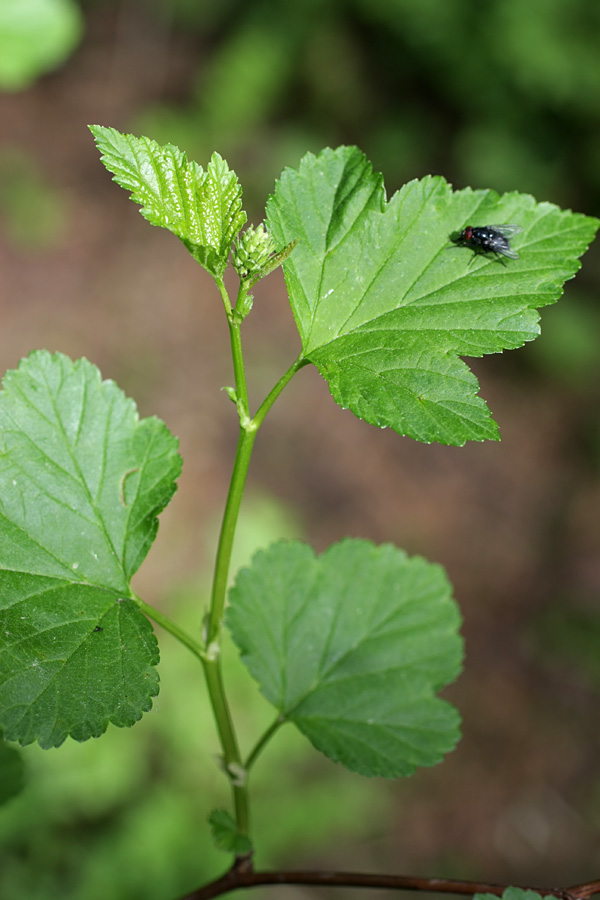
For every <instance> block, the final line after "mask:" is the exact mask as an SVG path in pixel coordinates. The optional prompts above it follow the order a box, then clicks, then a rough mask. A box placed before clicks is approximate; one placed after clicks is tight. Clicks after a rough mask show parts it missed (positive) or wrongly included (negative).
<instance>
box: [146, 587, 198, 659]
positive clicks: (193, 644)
mask: <svg viewBox="0 0 600 900" xmlns="http://www.w3.org/2000/svg"><path fill="white" fill-rule="evenodd" d="M131 599H132V600H133V601H134V603H136V604H137V605H138V606H139V608H140V609H141V610H142V612H143V613H145V615H147V616H148V618H149V619H152V621H153V622H156V623H157V625H160V626H161V628H164V629H165V631H168V632H169V634H172V635H173V637H175V638H177V640H178V641H180V642H181V643H182V644H184V645H185V646H186V647H187V648H188V649H189V650H191V651H192V653H193V654H194V656H197V657H198V659H200V660H201V661H202V662H204V659H205V657H206V653H205V651H204V647H203V646H202V644H201V643H200V642H199V641H197V640H196V639H195V638H193V637H192V635H191V634H189V633H188V632H187V631H186V630H185V629H184V628H180V626H179V625H177V623H176V622H173V621H172V619H169V617H168V616H165V614H164V613H161V612H160V610H158V609H154V607H153V606H150V604H149V603H145V602H144V601H143V600H142V599H141V598H140V597H138V595H137V594H136V593H133V595H132V598H131Z"/></svg>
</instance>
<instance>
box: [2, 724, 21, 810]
mask: <svg viewBox="0 0 600 900" xmlns="http://www.w3.org/2000/svg"><path fill="white" fill-rule="evenodd" d="M24 786H25V766H24V763H23V757H22V755H21V754H20V753H19V751H18V750H17V748H16V747H11V746H10V745H9V744H7V743H6V741H3V740H2V734H0V806H1V805H2V804H3V803H6V802H7V800H11V799H12V798H13V797H16V795H17V794H19V793H20V792H21V791H22V790H23V787H24Z"/></svg>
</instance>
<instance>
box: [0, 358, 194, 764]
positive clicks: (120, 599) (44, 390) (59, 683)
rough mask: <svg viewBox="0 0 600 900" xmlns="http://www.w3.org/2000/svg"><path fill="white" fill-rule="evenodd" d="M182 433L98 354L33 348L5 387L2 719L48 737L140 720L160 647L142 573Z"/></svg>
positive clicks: (0, 485) (58, 739) (0, 543)
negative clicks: (142, 597)
mask: <svg viewBox="0 0 600 900" xmlns="http://www.w3.org/2000/svg"><path fill="white" fill-rule="evenodd" d="M180 468H181V460H180V457H179V455H178V453H177V441H176V439H175V438H173V437H172V436H171V435H170V434H169V432H168V431H167V429H166V427H165V426H164V424H163V423H162V422H160V421H159V420H158V419H155V418H149V419H143V420H141V421H140V420H139V417H138V414H137V410H136V408H135V404H134V403H133V401H132V400H129V399H127V398H126V397H125V395H124V394H123V393H122V391H121V390H120V389H119V388H118V387H117V386H116V385H115V384H114V382H111V381H102V380H101V376H100V372H99V371H98V369H97V368H96V367H95V366H93V365H92V364H91V363H89V362H88V361H87V360H86V359H80V360H78V361H77V362H72V361H71V360H70V359H68V357H66V356H63V355H62V354H50V353H47V352H45V351H37V352H35V353H32V354H31V356H29V357H28V358H27V359H25V360H22V361H21V363H20V365H19V367H18V369H16V370H15V371H11V372H8V373H7V374H6V375H5V378H4V389H3V390H2V392H1V393H0V634H2V643H1V645H0V728H1V729H2V730H3V731H4V736H5V738H7V740H12V741H19V742H20V743H22V744H27V743H30V742H31V741H34V740H36V739H37V740H38V741H39V743H40V744H41V745H42V746H43V747H53V746H57V745H58V744H60V743H62V741H64V739H65V738H66V736H67V735H71V736H72V737H73V738H75V739H76V740H79V741H83V740H86V739H87V738H90V737H97V736H98V735H100V734H102V733H103V732H104V731H105V730H106V727H107V724H108V722H109V721H110V722H113V723H114V724H115V725H119V726H125V725H132V724H133V723H134V722H136V721H137V720H138V719H139V718H140V717H141V715H142V712H144V711H145V710H148V709H150V707H151V704H152V700H151V698H152V697H153V696H154V695H155V694H157V693H158V675H157V673H156V670H155V666H156V664H157V662H158V649H157V644H156V639H155V637H154V633H153V631H152V627H151V625H150V623H149V621H148V620H147V619H146V617H145V616H144V615H143V613H142V612H141V611H140V608H139V606H138V605H137V603H136V597H135V594H134V593H133V591H132V590H131V588H130V579H131V577H132V575H133V574H134V572H136V570H137V569H138V567H139V566H140V564H141V562H142V561H143V559H144V557H145V556H146V554H147V552H148V549H149V548H150V545H151V543H152V541H153V540H154V537H155V535H156V531H157V528H158V521H157V515H158V514H159V512H160V511H161V510H162V509H163V508H164V507H165V506H166V504H167V503H168V502H169V500H170V498H171V496H172V494H173V492H174V490H175V479H176V477H177V476H178V474H179V472H180Z"/></svg>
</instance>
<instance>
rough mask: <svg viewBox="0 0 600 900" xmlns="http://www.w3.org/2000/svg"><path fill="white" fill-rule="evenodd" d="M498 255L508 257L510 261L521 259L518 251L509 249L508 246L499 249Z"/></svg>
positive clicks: (497, 249)
mask: <svg viewBox="0 0 600 900" xmlns="http://www.w3.org/2000/svg"><path fill="white" fill-rule="evenodd" d="M496 253H501V254H502V256H508V258H509V259H518V258H519V254H518V253H517V251H516V250H513V248H512V247H509V246H508V245H507V246H506V247H497V248H496Z"/></svg>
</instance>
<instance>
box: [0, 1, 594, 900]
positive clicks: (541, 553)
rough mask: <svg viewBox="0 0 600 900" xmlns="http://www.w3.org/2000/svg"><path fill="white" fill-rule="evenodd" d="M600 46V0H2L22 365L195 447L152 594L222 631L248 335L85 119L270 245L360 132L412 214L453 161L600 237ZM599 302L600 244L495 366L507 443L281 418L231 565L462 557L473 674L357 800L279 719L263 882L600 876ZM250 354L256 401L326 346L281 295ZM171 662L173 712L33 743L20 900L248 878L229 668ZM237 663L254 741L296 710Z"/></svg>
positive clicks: (485, 182)
mask: <svg viewBox="0 0 600 900" xmlns="http://www.w3.org/2000/svg"><path fill="white" fill-rule="evenodd" d="M599 51H600V4H599V3H598V2H597V0H488V2H486V3H481V4H474V3H473V2H472V0H296V2H294V3H291V4H287V5H285V4H281V3H277V2H274V0H253V2H250V3H243V2H240V0H0V317H1V331H0V370H1V371H2V372H4V371H5V370H6V369H7V368H11V367H13V366H15V365H16V364H17V362H18V360H19V359H20V357H22V356H23V355H26V354H27V353H28V352H29V351H30V350H32V349H34V348H38V347H46V348H49V349H50V350H60V351H63V352H65V353H68V354H69V355H71V356H72V357H74V358H77V357H79V356H87V357H88V358H89V359H90V360H92V362H94V363H95V364H97V365H98V366H99V368H100V369H101V371H102V373H103V375H104V376H105V377H110V378H114V379H115V380H116V381H117V382H118V384H119V385H120V386H121V387H122V388H123V390H124V391H125V392H126V393H127V394H128V395H130V396H132V397H134V398H135V399H136V401H137V403H138V405H139V408H140V412H141V414H142V415H149V414H156V415H158V416H160V417H161V418H163V419H164V420H165V421H166V423H167V425H168V426H169V428H170V429H171V430H172V431H173V432H174V433H175V434H177V435H178V436H179V437H180V440H181V450H182V454H183V457H184V470H183V475H182V477H181V481H180V487H179V491H178V493H177V495H176V497H175V499H174V501H173V502H172V504H171V505H170V507H169V509H168V510H167V511H166V512H165V513H164V515H163V516H162V520H161V527H160V532H159V536H158V540H157V542H156V544H155V546H154V547H153V548H152V550H151V553H150V555H149V558H148V560H147V561H146V563H145V564H144V566H143V567H142V570H141V571H140V573H139V575H138V576H136V588H137V590H138V591H139V592H140V593H141V595H142V596H143V597H144V599H146V600H147V601H148V602H149V603H151V604H153V605H156V606H158V607H160V608H161V609H163V610H165V611H167V612H168V613H169V614H170V615H172V616H174V617H178V618H179V619H180V620H181V621H183V622H185V623H187V625H188V626H189V627H190V628H191V629H197V628H199V627H200V620H201V617H202V610H203V607H204V604H205V597H206V592H207V588H208V583H209V578H210V570H211V552H212V550H213V549H214V545H215V541H216V532H217V528H218V524H219V512H220V509H221V508H222V504H223V502H224V499H225V495H226V491H227V484H228V478H229V473H230V468H231V464H232V461H233V454H234V445H235V438H236V430H237V429H236V418H235V415H234V410H233V408H232V406H231V404H230V402H229V400H228V398H227V396H226V394H225V393H224V392H223V391H221V390H220V388H221V387H222V386H223V385H226V384H230V383H231V381H232V373H231V368H230V361H229V352H228V338H227V328H226V323H225V319H224V316H223V314H222V309H221V306H220V300H219V298H218V296H217V294H216V291H215V289H214V287H213V285H212V283H211V282H210V279H208V277H205V273H204V272H203V270H202V269H201V268H200V267H199V266H198V265H197V264H196V263H195V262H194V261H193V260H192V258H191V257H190V256H189V255H188V254H187V252H186V251H185V249H184V248H183V246H182V245H181V244H180V243H179V242H178V241H177V240H176V239H175V238H174V237H173V236H172V235H171V234H169V233H168V232H166V231H162V230H160V229H153V228H151V227H150V226H149V225H148V224H147V223H146V222H144V220H143V219H142V218H141V217H140V216H139V215H138V213H137V211H136V207H135V206H133V205H132V204H131V203H130V202H129V200H128V199H127V195H126V193H125V192H124V191H122V190H121V189H119V188H117V187H116V186H115V185H113V184H112V183H111V181H110V177H109V175H108V174H107V172H106V171H105V170H104V168H103V167H102V165H101V164H100V162H99V158H98V154H97V152H96V150H95V148H94V145H93V142H92V140H91V136H90V134H89V132H88V131H87V128H86V125H87V124H88V123H99V124H104V125H112V126H114V127H116V128H118V129H119V130H121V131H131V132H134V133H137V134H139V133H144V134H147V135H149V136H150V137H152V138H154V139H156V140H158V141H159V142H167V141H170V142H172V143H175V144H178V145H179V146H180V147H182V148H183V149H184V150H186V151H187V152H188V153H189V155H190V156H191V157H193V158H194V159H196V160H197V161H198V162H200V163H201V164H205V163H206V161H207V160H208V158H209V155H210V154H211V152H212V151H213V150H215V149H216V150H218V151H219V152H220V153H221V154H222V155H223V156H224V157H226V158H227V160H228V161H229V163H230V165H231V166H232V167H234V168H235V169H236V171H237V173H238V175H239V176H240V179H241V181H242V184H243V186H244V192H245V201H246V208H247V210H248V212H249V217H250V221H253V222H255V223H258V222H259V221H260V220H261V219H262V217H263V211H264V204H265V201H266V198H267V196H268V194H269V192H270V190H272V186H273V182H274V180H275V178H276V177H277V176H278V175H279V173H280V171H281V169H282V168H283V166H285V165H293V166H295V165H297V163H298V162H299V160H300V158H301V156H302V155H303V154H304V153H305V152H306V151H307V150H313V151H318V150H320V149H321V148H322V147H323V146H325V145H331V146H337V145H338V144H340V143H355V144H358V145H359V146H360V147H361V148H362V149H363V150H364V151H365V152H366V153H367V154H368V155H369V157H370V159H371V160H372V162H373V164H374V167H375V169H376V170H379V171H382V172H383V173H384V177H385V181H386V186H387V189H388V193H389V194H391V193H392V192H393V191H395V190H396V189H398V188H399V187H400V186H401V185H402V184H403V183H404V182H405V181H406V180H409V179H411V178H415V177H420V176H422V175H425V174H427V173H430V172H431V173H440V174H442V175H444V176H445V177H446V178H448V179H449V180H450V181H451V182H453V184H454V185H455V186H456V187H464V186H466V185H471V186H473V187H493V188H496V189H497V190H499V191H508V190H519V191H524V192H530V193H532V194H534V195H535V196H536V198H537V199H538V200H550V201H553V202H555V203H558V204H560V205H561V206H565V207H571V208H574V209H576V210H578V211H580V212H585V213H589V214H592V215H598V213H599V209H600V202H599V201H600V165H599V159H600V52H599ZM476 224H484V223H476ZM599 288H600V251H599V249H598V246H596V247H592V250H591V251H590V252H589V254H588V255H587V256H586V257H585V261H584V268H583V271H582V272H581V273H580V275H579V276H578V277H577V279H576V281H575V282H574V283H572V284H568V285H567V289H566V296H565V297H564V299H562V300H561V301H560V303H559V304H558V305H557V306H556V307H554V308H550V309H546V310H545V311H544V315H543V323H542V337H541V338H540V339H539V340H538V341H536V342H535V343H534V344H531V345H529V346H528V347H526V348H524V349H522V350H519V351H517V352H512V353H507V354H504V355H503V356H502V357H500V356H496V357H489V358H487V359H485V360H478V361H476V362H475V363H474V364H473V368H474V369H475V371H476V373H477V375H478V377H479V378H480V381H481V387H482V395H483V396H484V397H485V398H486V399H487V401H488V402H489V405H490V407H491V409H492V412H493V414H494V417H495V418H496V420H497V421H498V422H499V424H500V428H501V433H502V442H501V443H499V444H488V445H484V444H482V445H480V444H471V445H469V446H467V447H466V448H464V449H457V448H448V447H441V446H434V445H433V446H425V445H420V444H417V443H414V442H411V441H410V440H408V439H406V438H400V437H399V436H398V435H396V434H394V433H391V432H387V431H378V430H377V429H375V428H372V427H370V426H367V425H366V424H364V423H362V422H360V421H358V420H356V419H354V417H353V416H352V415H351V414H350V413H348V412H343V411H342V410H340V409H339V408H337V407H336V406H335V404H333V402H332V401H331V399H330V397H329V394H328V391H327V387H326V385H325V384H324V383H323V382H321V381H320V379H319V376H318V375H317V373H316V372H314V371H311V370H309V369H306V370H303V371H302V372H301V373H300V374H299V375H298V376H297V378H296V379H295V380H294V382H293V383H292V384H291V385H290V387H289V388H288V389H287V390H286V392H285V394H284V395H283V397H282V398H281V400H280V401H279V402H278V405H276V407H275V408H274V409H273V411H272V413H271V414H270V416H269V419H268V420H267V422H266V424H265V426H264V428H263V430H262V432H261V436H260V437H259V440H258V442H257V446H256V450H255V458H254V460H253V465H252V468H251V475H250V486H249V491H248V498H247V501H246V503H245V505H244V510H243V516H242V522H241V528H240V535H239V540H238V542H237V546H236V558H237V563H238V564H239V563H242V562H245V561H247V560H248V559H249V556H250V555H251V553H252V552H253V550H254V549H256V548H257V547H258V546H260V545H264V544H266V543H268V542H269V541H271V540H275V539H277V538H279V537H289V536H294V535H296V536H301V537H303V538H304V539H306V540H308V541H309V542H310V543H312V544H313V546H315V547H316V549H318V550H319V551H320V550H323V549H324V548H325V547H326V546H327V545H328V544H329V543H331V542H332V541H335V540H339V539H340V538H341V537H343V536H344V535H353V536H360V537H365V538H370V539H372V540H374V541H377V542H382V541H393V542H394V543H396V544H398V545H399V546H401V547H403V548H405V549H406V550H407V551H409V552H410V553H419V554H422V555H424V556H426V557H427V558H429V559H430V560H432V561H437V562H440V563H442V564H443V565H444V566H445V567H446V568H447V570H448V573H449V576H450V578H451V580H452V582H453V584H454V586H455V592H456V597H457V600H458V602H459V604H460V607H461V609H462V611H463V615H464V635H465V638H466V665H465V671H464V673H463V675H462V677H461V678H460V680H459V681H458V682H457V684H456V685H454V686H453V687H452V688H451V689H450V690H449V691H448V692H447V695H448V697H449V698H450V699H451V700H452V701H453V702H454V703H456V704H457V705H458V707H459V708H460V710H461V713H462V715H463V719H464V738H463V740H462V742H461V744H460V745H459V746H458V748H457V750H456V751H455V752H454V753H453V754H451V755H450V756H449V757H448V759H447V761H446V762H445V763H443V764H442V765H440V766H438V767H436V768H434V769H431V770H422V771H420V772H419V773H418V774H417V775H416V776H415V777H414V778H412V779H410V780H408V781H403V782H400V781H398V782H391V783H388V782H384V781H381V780H373V781H370V780H366V779H361V778H359V777H358V776H354V775H352V774H350V773H347V772H345V771H343V770H342V769H341V768H339V767H336V766H334V765H333V764H331V763H329V762H328V761H327V760H325V759H321V758H320V757H319V756H318V755H317V754H315V753H314V752H312V751H311V750H310V748H309V746H308V744H307V743H306V742H305V741H304V739H303V738H301V737H300V736H299V735H296V734H295V733H294V732H293V730H292V729H291V726H289V731H287V730H286V729H283V730H282V732H281V733H280V734H279V736H278V737H277V739H276V740H275V741H274V742H273V744H272V745H271V746H270V747H269V748H268V749H267V751H265V754H264V757H263V758H262V759H261V761H260V763H259V764H258V765H257V768H256V772H255V775H253V779H254V780H253V783H252V788H253V790H254V804H255V832H256V841H257V844H258V848H259V849H258V854H257V864H258V865H260V866H266V865H268V866H288V867H294V868H300V867H316V866H323V867H326V868H329V869H332V868H344V869H355V870H364V871H386V872H397V873H404V874H418V875H428V876H433V875H439V876H451V877H459V878H465V879H485V880H491V881H499V882H507V883H511V882H512V883H527V884H542V885H553V884H561V885H567V884H570V883H577V882H582V881H585V880H586V879H592V878H598V877H600V770H599V767H598V758H599V754H600V730H599V728H598V724H599V718H600V717H599V714H598V704H599V693H598V690H599V687H600V605H599V603H598V598H599V593H600V558H599V550H600V523H599V517H598V506H599V501H600V430H599V417H598V403H599V399H600V387H599V382H598V375H599V370H600V354H599V352H598V347H599V338H600V313H599V305H598V303H599V298H600V290H599ZM245 341H246V354H247V362H248V365H249V369H250V372H251V378H250V382H251V383H250V387H251V395H252V397H253V398H254V402H255V404H256V403H257V402H259V401H260V400H262V398H263V396H264V394H265V393H266V391H267V390H269V389H270V387H271V386H272V384H273V383H274V381H275V380H276V379H277V378H278V377H279V376H280V375H281V374H282V373H283V371H285V369H286V368H287V367H288V365H289V363H290V362H291V361H292V360H293V358H294V357H295V355H296V353H297V351H298V349H299V342H298V338H297V336H296V333H295V328H294V325H293V321H292V316H291V313H290V310H289V306H288V304H287V300H286V294H285V290H284V286H283V280H282V278H281V277H280V273H275V274H273V275H272V276H270V277H269V279H267V280H266V281H265V282H264V283H262V284H261V285H260V286H259V288H258V289H257V290H256V291H255V306H254V311H253V313H252V315H251V316H250V317H249V319H248V320H247V322H246V325H245ZM159 640H160V642H161V654H162V661H161V668H160V672H161V680H162V689H161V694H160V696H159V698H158V700H157V702H156V704H155V707H154V709H153V711H152V712H150V713H148V714H147V715H146V716H145V717H144V719H143V720H142V721H141V722H140V723H139V724H138V725H136V726H135V727H134V728H133V729H129V730H126V731H124V730H119V729H116V728H112V727H111V728H109V731H108V732H107V734H106V735H105V736H104V737H102V738H101V739H99V740H97V741H91V742H88V743H86V744H83V745H79V744H76V743H75V742H73V741H70V740H69V741H67V742H66V743H65V745H64V746H63V747H61V748H60V749H59V750H53V751H40V750H38V749H37V748H36V747H29V748H26V749H25V751H24V752H23V756H24V763H25V775H26V778H27V786H26V788H25V790H24V792H23V793H22V794H21V795H20V796H18V797H16V798H14V799H12V800H11V801H10V802H9V803H7V804H6V805H5V806H3V807H2V808H1V809H0V896H2V897H3V898H6V900H12V898H17V897H18V898H27V900H46V898H56V897H61V900H96V898H98V900H100V898H102V900H105V898H107V897H110V898H111V900H137V898H144V900H172V898H174V897H177V896H179V895H181V894H183V893H184V892H186V891H189V890H191V889H193V888H194V887H197V886H198V885H199V884H200V883H201V882H202V881H204V880H205V879H208V878H210V877H214V876H216V875H217V874H219V872H220V871H221V870H222V869H223V868H224V867H225V866H226V865H227V863H228V860H227V858H226V857H225V856H223V855H220V854H219V853H218V852H217V851H216V850H215V849H214V848H213V847H212V844H211V840H210V836H209V832H208V826H207V823H206V816H207V814H208V812H209V810H210V809H211V808H213V807H214V806H218V805H225V804H227V803H228V794H227V790H226V788H225V785H224V784H222V783H221V782H223V781H224V779H222V777H221V776H220V775H219V774H218V772H217V768H216V767H215V765H214V764H213V756H214V754H215V753H216V752H217V743H216V739H215V734H214V730H213V725H212V722H211V720H210V718H209V716H208V713H207V709H206V697H205V692H204V688H203V685H202V681H201V673H200V671H199V669H198V667H197V665H196V664H195V662H194V660H193V658H192V657H191V656H190V657H189V658H188V655H187V654H186V651H185V650H180V649H179V648H178V647H174V646H173V644H172V642H171V641H170V639H169V638H168V636H167V637H165V636H164V635H163V634H160V635H159ZM228 653H229V655H230V656H231V668H230V670H229V671H228V685H229V686H230V689H231V692H232V694H233V695H234V696H235V698H236V709H237V713H236V715H237V716H238V718H239V721H240V734H241V741H242V744H243V747H244V750H245V751H247V750H248V749H249V748H250V746H251V745H252V744H253V742H254V740H255V739H256V736H257V735H258V734H259V733H260V730H261V728H262V727H263V725H264V724H265V723H266V722H270V712H269V710H268V709H267V708H266V704H265V703H264V702H263V701H262V700H261V698H260V697H259V696H258V695H257V691H256V690H255V688H254V686H253V684H252V683H251V681H250V679H249V678H247V677H246V676H245V674H244V673H243V671H242V670H241V668H240V666H239V665H237V664H236V662H235V657H234V654H233V653H232V652H231V649H229V651H228ZM271 890H272V891H273V890H274V889H271ZM277 893H278V896H285V897H289V898H290V900H292V898H294V900H303V898H304V897H307V898H308V897H309V896H312V895H313V892H310V891H308V890H305V889H300V888H289V889H286V890H281V889H278V891H277ZM328 893H329V892H327V891H320V892H319V894H320V896H324V895H328ZM330 893H331V897H332V898H333V897H336V898H343V897H344V896H346V894H347V896H348V897H349V896H350V892H344V891H338V892H335V893H334V892H330ZM267 895H268V896H273V894H272V893H268V892H267V891H265V892H264V896H267ZM352 896H358V895H356V892H353V893H352ZM361 896H365V895H364V894H362V895H361Z"/></svg>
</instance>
